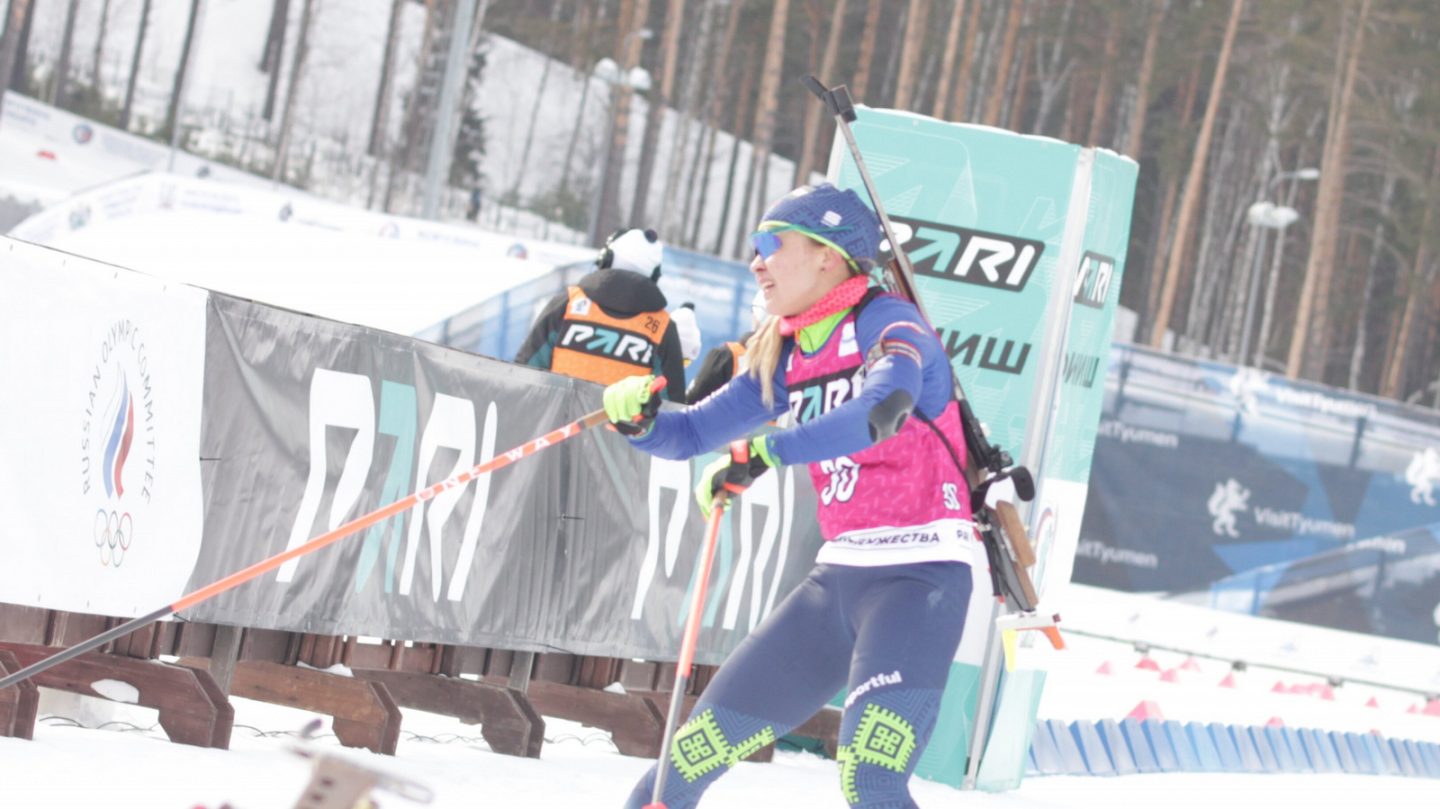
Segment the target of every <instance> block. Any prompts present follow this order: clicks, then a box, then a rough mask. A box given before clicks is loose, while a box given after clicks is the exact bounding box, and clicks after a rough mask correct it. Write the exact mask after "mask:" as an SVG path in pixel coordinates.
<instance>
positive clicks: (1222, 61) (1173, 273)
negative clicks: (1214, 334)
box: [1150, 0, 1368, 348]
mask: <svg viewBox="0 0 1440 809" xmlns="http://www.w3.org/2000/svg"><path fill="white" fill-rule="evenodd" d="M1367 2H1368V0H1367ZM1244 6H1245V0H1231V6H1230V20H1229V22H1228V23H1227V24H1226V26H1225V38H1224V40H1223V42H1222V44H1221V45H1220V57H1219V59H1218V60H1217V63H1216V65H1215V79H1214V81H1212V82H1211V84H1210V97H1209V99H1207V100H1206V102H1205V117H1204V118H1203V119H1202V120H1201V122H1200V135H1199V137H1198V139H1197V140H1196V143H1195V153H1194V155H1193V157H1192V159H1191V161H1190V173H1189V175H1188V176H1187V177H1186V180H1185V191H1184V193H1183V194H1181V197H1180V219H1179V222H1178V223H1177V225H1176V227H1175V244H1174V245H1173V246H1172V247H1171V248H1170V261H1169V264H1168V265H1167V267H1166V270H1165V286H1164V289H1163V290H1162V291H1161V293H1160V311H1159V313H1158V314H1157V315H1156V317H1155V324H1154V327H1153V328H1152V330H1151V333H1150V345H1152V346H1154V347H1156V348H1159V347H1161V345H1162V344H1163V342H1164V340H1165V331H1166V330H1167V329H1168V328H1169V327H1170V312H1171V310H1172V309H1173V308H1174V306H1175V287H1176V283H1177V282H1178V281H1179V279H1180V262H1181V259H1182V257H1183V256H1184V254H1185V245H1186V243H1187V242H1188V241H1189V239H1190V223H1191V221H1192V220H1193V219H1194V217H1195V205H1196V202H1197V201H1198V200H1199V198H1200V182H1201V179H1202V175H1203V174H1204V172H1205V162H1206V160H1207V158H1208V157H1209V155H1210V135H1211V133H1212V132H1213V131H1214V129H1215V117H1216V114H1217V113H1218V111H1219V108H1220V97H1221V95H1223V93H1224V89H1225V73H1226V71H1227V70H1228V69H1229V67H1230V52H1231V49H1232V47H1233V46H1234V44H1235V31H1236V29H1237V28H1239V26H1240V13H1241V11H1242V10H1243V9H1244Z"/></svg>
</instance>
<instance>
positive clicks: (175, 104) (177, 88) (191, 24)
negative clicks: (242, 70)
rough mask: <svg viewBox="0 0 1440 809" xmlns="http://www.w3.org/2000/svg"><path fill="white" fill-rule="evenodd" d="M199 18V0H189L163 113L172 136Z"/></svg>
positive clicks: (177, 119) (176, 125)
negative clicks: (168, 95)
mask: <svg viewBox="0 0 1440 809" xmlns="http://www.w3.org/2000/svg"><path fill="white" fill-rule="evenodd" d="M199 19H200V0H190V17H189V19H188V20H186V22H185V40H184V43H183V44H182V45H181V46H180V65H179V66H178V67H176V68H175V81H174V82H172V83H171V85H170V108H169V110H167V111H166V113H165V130H166V131H167V132H170V133H171V135H172V137H173V135H174V133H175V128H176V127H178V126H180V102H181V97H182V96H183V95H184V94H185V76H186V74H187V73H188V72H189V71H190V49H191V48H192V47H194V45H195V25H196V23H197V22H199Z"/></svg>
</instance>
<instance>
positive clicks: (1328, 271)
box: [1285, 0, 1370, 382]
mask: <svg viewBox="0 0 1440 809" xmlns="http://www.w3.org/2000/svg"><path fill="white" fill-rule="evenodd" d="M1369 14H1370V0H1360V11H1359V13H1358V15H1357V17H1356V21H1355V25H1354V27H1353V29H1351V30H1352V33H1351V38H1350V41H1349V42H1348V43H1346V47H1345V51H1344V52H1345V59H1344V60H1343V64H1344V80H1343V83H1342V85H1341V87H1340V90H1339V95H1337V96H1334V97H1332V99H1331V109H1332V110H1334V112H1333V113H1332V114H1333V118H1332V120H1333V121H1334V125H1333V126H1331V127H1328V128H1327V129H1326V132H1325V156H1324V157H1323V158H1322V159H1321V162H1320V187H1319V188H1318V189H1317V190H1316V192H1315V198H1316V202H1315V207H1316V215H1315V227H1314V229H1313V230H1312V231H1311V238H1310V260H1309V262H1308V263H1307V265H1306V267H1305V281H1304V284H1303V285H1302V287H1301V290H1300V302H1299V308H1298V309H1297V310H1296V312H1295V327H1294V331H1293V332H1292V334H1291V337H1290V356H1289V358H1288V360H1287V362H1286V363H1285V374H1286V376H1289V377H1292V378H1294V377H1299V376H1305V377H1307V378H1309V379H1314V380H1317V381H1321V382H1323V381H1324V377H1325V371H1326V369H1327V367H1328V365H1329V362H1328V360H1329V346H1328V341H1329V338H1330V335H1329V334H1328V331H1329V321H1330V278H1331V275H1332V274H1333V273H1334V269H1335V247H1336V241H1337V239H1338V238H1339V226H1340V208H1341V204H1342V202H1343V200H1344V196H1345V162H1346V156H1347V153H1348V152H1349V143H1350V103H1351V100H1352V99H1353V98H1354V95H1355V77H1356V74H1358V73H1359V72H1360V70H1359V61H1360V51H1361V47H1362V44H1363V43H1364V40H1365V21H1366V18H1367V17H1368V16H1369Z"/></svg>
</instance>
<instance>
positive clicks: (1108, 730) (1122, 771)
mask: <svg viewBox="0 0 1440 809" xmlns="http://www.w3.org/2000/svg"><path fill="white" fill-rule="evenodd" d="M1096 730H1097V731H1098V732H1099V733H1100V742H1101V743H1102V744H1104V745H1105V752H1106V753H1109V754H1110V763H1111V764H1113V765H1115V774H1116V775H1130V774H1132V773H1136V772H1139V771H1140V770H1139V768H1138V767H1137V766H1136V765H1135V754H1134V752H1132V751H1131V750H1130V745H1129V743H1128V742H1126V741H1125V734H1124V733H1122V732H1121V731H1120V723H1119V722H1116V721H1115V720H1114V719H1102V720H1100V723H1099V724H1098V725H1096Z"/></svg>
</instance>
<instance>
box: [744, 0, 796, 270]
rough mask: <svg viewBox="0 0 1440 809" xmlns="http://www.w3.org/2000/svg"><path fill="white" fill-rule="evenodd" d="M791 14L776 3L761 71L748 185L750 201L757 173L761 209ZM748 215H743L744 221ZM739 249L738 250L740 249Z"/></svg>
mask: <svg viewBox="0 0 1440 809" xmlns="http://www.w3.org/2000/svg"><path fill="white" fill-rule="evenodd" d="M789 13H790V0H775V7H774V10H773V11H772V12H771V14H770V34H769V36H768V37H766V40H765V66H764V67H762V68H761V70H760V98H759V99H758V100H757V102H756V103H757V104H758V105H759V106H758V107H757V108H756V109H757V113H756V115H755V137H754V141H753V142H754V144H755V151H754V153H753V154H752V155H751V160H750V180H749V181H747V182H746V186H747V189H746V198H747V201H748V200H749V199H751V197H750V190H749V188H748V186H750V185H751V184H753V181H754V180H755V174H756V173H757V171H758V172H759V174H760V178H759V180H760V182H759V188H758V189H756V193H755V196H754V197H753V199H754V202H755V207H756V209H757V210H761V209H763V208H764V207H765V204H766V203H767V202H769V201H770V200H769V199H768V196H769V188H768V186H769V182H768V181H769V177H770V171H769V168H770V147H771V145H772V141H773V139H774V136H775V111H776V108H777V107H778V105H779V96H780V60H781V57H783V56H784V54H785V22H786V19H787V18H788V16H789ZM746 219H748V216H746V215H743V214H742V216H741V220H742V221H744V220H746ZM737 249H738V248H737Z"/></svg>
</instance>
